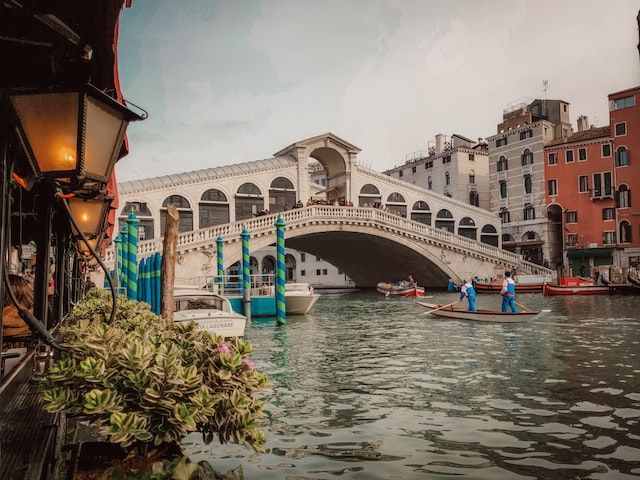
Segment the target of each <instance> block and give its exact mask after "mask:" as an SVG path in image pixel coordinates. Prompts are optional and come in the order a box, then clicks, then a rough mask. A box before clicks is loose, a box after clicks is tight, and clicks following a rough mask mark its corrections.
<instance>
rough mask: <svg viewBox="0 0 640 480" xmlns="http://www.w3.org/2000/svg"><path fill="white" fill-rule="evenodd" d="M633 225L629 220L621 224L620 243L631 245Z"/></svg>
mask: <svg viewBox="0 0 640 480" xmlns="http://www.w3.org/2000/svg"><path fill="white" fill-rule="evenodd" d="M631 241H632V240H631V224H630V223H629V222H628V221H627V220H623V221H621V222H620V243H631Z"/></svg>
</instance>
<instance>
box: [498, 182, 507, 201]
mask: <svg viewBox="0 0 640 480" xmlns="http://www.w3.org/2000/svg"><path fill="white" fill-rule="evenodd" d="M500 198H507V182H505V181H502V182H500Z"/></svg>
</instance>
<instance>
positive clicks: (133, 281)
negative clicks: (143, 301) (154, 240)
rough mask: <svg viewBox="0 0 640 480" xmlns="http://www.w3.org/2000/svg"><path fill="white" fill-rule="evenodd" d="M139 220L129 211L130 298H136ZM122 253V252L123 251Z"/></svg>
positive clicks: (128, 262) (128, 283) (128, 292)
mask: <svg viewBox="0 0 640 480" xmlns="http://www.w3.org/2000/svg"><path fill="white" fill-rule="evenodd" d="M139 223H140V220H138V219H137V218H136V214H135V213H133V212H131V213H130V214H129V216H128V217H127V225H128V226H129V231H128V235H127V237H128V239H129V240H128V244H129V245H127V251H128V261H127V266H128V268H127V269H128V274H129V278H128V279H127V297H129V298H130V299H131V300H137V298H138V224H139ZM123 253H124V252H123Z"/></svg>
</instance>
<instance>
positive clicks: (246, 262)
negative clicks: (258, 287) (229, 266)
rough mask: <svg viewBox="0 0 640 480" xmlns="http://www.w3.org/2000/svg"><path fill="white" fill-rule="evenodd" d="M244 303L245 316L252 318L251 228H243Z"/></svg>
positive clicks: (241, 236)
mask: <svg viewBox="0 0 640 480" xmlns="http://www.w3.org/2000/svg"><path fill="white" fill-rule="evenodd" d="M240 238H242V303H243V305H244V316H245V317H247V318H248V319H251V260H250V257H249V230H247V229H246V228H243V229H242V233H241V234H240Z"/></svg>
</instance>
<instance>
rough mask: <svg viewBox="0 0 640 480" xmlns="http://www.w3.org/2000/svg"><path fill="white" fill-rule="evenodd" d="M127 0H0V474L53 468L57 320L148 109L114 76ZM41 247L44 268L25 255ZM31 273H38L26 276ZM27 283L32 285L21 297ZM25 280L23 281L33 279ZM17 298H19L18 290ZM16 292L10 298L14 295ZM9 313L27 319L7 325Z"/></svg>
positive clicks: (57, 421) (58, 420) (34, 474)
mask: <svg viewBox="0 0 640 480" xmlns="http://www.w3.org/2000/svg"><path fill="white" fill-rule="evenodd" d="M124 2H125V0H104V1H100V2H80V1H72V2H66V3H64V4H61V3H56V4H54V5H49V4H48V5H47V7H46V10H42V9H41V8H39V7H37V6H35V5H31V3H33V2H17V1H8V2H2V3H1V4H0V31H2V32H3V36H2V37H1V38H0V58H1V59H2V62H3V64H4V67H5V68H4V69H3V74H2V76H0V162H1V163H2V169H1V170H2V171H1V173H0V175H1V178H0V232H1V234H0V279H1V281H0V298H2V299H3V302H4V303H3V307H4V308H3V312H2V314H0V326H3V328H2V329H1V330H0V356H1V360H0V361H1V367H2V368H1V369H0V411H2V415H1V416H0V455H1V458H0V478H2V479H22V478H38V479H50V478H52V477H53V471H54V468H55V461H56V457H57V456H58V453H59V450H60V442H61V439H62V436H61V432H62V431H63V427H64V425H63V424H64V417H63V416H62V415H52V414H46V413H44V412H43V410H42V409H41V407H40V404H41V400H40V395H41V394H40V387H39V384H38V382H34V381H33V380H39V379H41V378H42V376H43V374H44V373H45V372H46V369H47V366H48V363H49V361H50V359H51V358H52V357H53V355H54V354H55V351H56V350H57V349H60V348H64V346H62V345H60V344H58V342H57V341H56V331H57V328H58V326H59V325H60V324H61V322H62V321H63V320H64V318H65V316H66V315H67V314H68V313H69V311H70V309H71V306H72V305H73V304H74V302H76V301H78V300H79V299H81V298H82V297H83V295H84V290H85V281H84V280H85V278H86V276H85V273H86V271H87V267H88V266H89V265H92V264H93V263H95V262H99V261H98V260H97V258H98V255H96V250H98V251H101V250H102V248H103V246H104V245H105V244H106V243H108V241H109V236H110V230H111V224H112V223H113V218H114V215H113V210H112V209H113V208H116V207H117V192H116V188H115V186H116V183H115V178H113V176H112V171H113V167H114V164H115V162H116V161H117V160H119V159H120V158H122V157H123V156H124V155H126V153H127V145H126V139H125V132H126V129H127V126H128V124H129V122H131V121H134V120H141V119H143V118H145V116H146V114H140V113H138V112H135V111H133V110H131V109H130V108H129V107H127V106H126V102H125V101H124V99H123V98H122V94H121V92H120V88H119V80H118V74H117V59H116V51H117V41H118V18H119V15H120V12H121V10H122V8H123V6H124ZM27 245H29V246H30V247H31V248H29V249H31V250H32V249H33V246H34V245H35V269H34V270H33V272H25V271H24V270H23V268H21V265H22V261H21V260H23V259H22V258H21V257H22V255H21V253H22V252H23V251H27V250H28V248H27ZM31 273H32V275H33V279H31V278H29V277H30V275H31ZM15 285H20V286H21V288H22V289H23V292H24V291H25V288H26V289H27V290H26V291H30V292H31V293H32V296H33V305H27V304H26V303H27V300H25V298H27V299H28V297H30V295H29V294H27V295H25V296H23V297H22V298H20V299H19V298H16V293H17V290H18V289H17V288H16V286H15ZM25 285H26V287H25ZM18 297H20V295H18ZM7 298H9V299H10V301H9V303H7V300H6V299H7ZM8 312H15V314H14V315H13V316H14V317H15V318H18V316H19V318H21V319H22V320H23V321H24V322H25V323H26V325H27V326H28V327H29V328H28V329H27V328H24V332H21V334H19V335H11V336H8V335H7V334H5V328H4V326H5V325H4V322H5V318H8V317H7V315H8Z"/></svg>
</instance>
